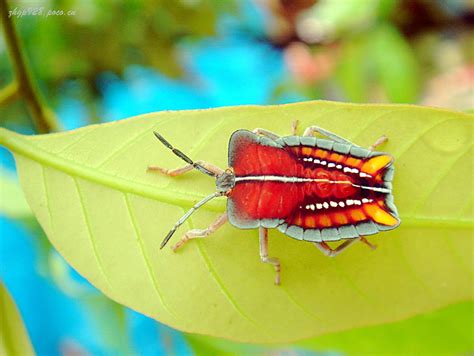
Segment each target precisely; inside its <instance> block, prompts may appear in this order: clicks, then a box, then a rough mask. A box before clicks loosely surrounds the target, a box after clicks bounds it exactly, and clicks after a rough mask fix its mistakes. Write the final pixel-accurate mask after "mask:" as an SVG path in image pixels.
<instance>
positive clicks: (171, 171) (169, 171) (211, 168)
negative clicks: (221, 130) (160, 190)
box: [147, 161, 224, 177]
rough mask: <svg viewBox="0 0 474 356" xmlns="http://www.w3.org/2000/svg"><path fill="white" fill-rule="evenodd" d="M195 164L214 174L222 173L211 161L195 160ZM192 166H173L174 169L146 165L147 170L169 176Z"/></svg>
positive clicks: (178, 173)
mask: <svg viewBox="0 0 474 356" xmlns="http://www.w3.org/2000/svg"><path fill="white" fill-rule="evenodd" d="M196 164H199V165H200V166H202V167H204V168H206V169H207V170H209V171H210V172H212V173H214V174H215V175H221V174H222V173H224V171H223V170H222V169H221V168H219V167H217V166H215V165H213V164H212V163H208V162H204V161H196ZM193 168H194V166H193V165H192V164H187V165H185V166H184V167H181V168H175V169H166V168H161V167H158V166H148V168H147V170H148V171H155V172H159V173H162V174H164V175H167V176H170V177H175V176H179V175H181V174H184V173H186V172H189V171H191V170H192V169H193Z"/></svg>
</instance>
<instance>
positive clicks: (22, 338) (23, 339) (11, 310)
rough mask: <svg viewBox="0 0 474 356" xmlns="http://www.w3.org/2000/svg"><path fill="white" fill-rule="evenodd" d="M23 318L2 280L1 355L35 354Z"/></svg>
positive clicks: (0, 314) (0, 310)
mask: <svg viewBox="0 0 474 356" xmlns="http://www.w3.org/2000/svg"><path fill="white" fill-rule="evenodd" d="M34 354H35V352H34V351H33V346H31V341H30V339H29V337H28V333H27V331H26V328H25V326H24V325H23V320H22V319H21V316H20V313H19V312H18V309H17V307H16V305H15V302H14V301H13V298H12V297H11V296H10V294H9V293H8V291H7V289H6V288H5V286H4V284H3V283H2V282H0V355H5V356H7V355H8V356H16V355H18V356H20V355H21V356H29V355H34Z"/></svg>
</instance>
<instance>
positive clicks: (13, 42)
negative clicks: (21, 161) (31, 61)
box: [0, 0, 59, 133]
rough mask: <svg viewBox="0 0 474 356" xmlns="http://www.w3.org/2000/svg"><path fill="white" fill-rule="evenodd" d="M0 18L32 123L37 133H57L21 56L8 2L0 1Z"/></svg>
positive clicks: (52, 118)
mask: <svg viewBox="0 0 474 356" xmlns="http://www.w3.org/2000/svg"><path fill="white" fill-rule="evenodd" d="M0 17H1V19H2V24H3V30H4V32H5V42H6V45H7V49H8V52H9V55H10V58H11V60H12V66H13V70H14V72H15V75H16V80H17V83H18V86H19V91H20V93H21V94H22V96H23V97H24V98H25V100H26V103H27V105H28V108H29V110H30V113H31V116H32V118H33V121H34V123H35V125H36V128H37V130H38V132H39V133H48V132H52V131H57V130H58V128H59V125H58V122H57V120H56V117H55V115H54V113H53V112H52V111H51V110H50V109H48V108H47V107H46V106H45V105H44V104H42V103H43V101H42V99H41V97H40V94H39V92H38V90H37V89H36V87H35V85H34V83H33V80H32V78H31V76H30V75H29V71H28V68H27V65H26V61H25V58H24V56H23V54H22V50H21V47H20V41H19V38H18V34H17V33H16V30H15V26H14V24H13V21H12V18H11V17H9V15H8V1H7V0H0Z"/></svg>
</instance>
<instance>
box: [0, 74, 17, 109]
mask: <svg viewBox="0 0 474 356" xmlns="http://www.w3.org/2000/svg"><path fill="white" fill-rule="evenodd" d="M19 94H20V88H19V86H18V82H17V81H16V80H14V81H13V82H11V83H10V84H8V85H7V86H6V87H5V88H3V89H1V90H0V106H2V105H6V104H8V103H9V102H11V101H12V100H15V99H16V98H17V97H18V96H19Z"/></svg>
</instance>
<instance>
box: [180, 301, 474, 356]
mask: <svg viewBox="0 0 474 356" xmlns="http://www.w3.org/2000/svg"><path fill="white" fill-rule="evenodd" d="M473 314H474V302H465V303H459V304H455V305H450V306H448V307H446V308H443V309H441V310H437V311H435V312H432V313H429V314H426V315H419V316H416V317H414V318H410V319H408V320H404V321H399V322H396V323H391V324H385V325H380V326H372V327H366V328H358V329H354V330H350V331H343V332H339V333H334V334H329V335H322V336H320V337H318V338H315V339H312V340H305V341H300V342H298V343H296V344H292V345H281V346H265V345H249V344H239V343H234V342H230V341H228V340H223V339H216V338H212V337H209V336H201V335H186V339H187V341H188V342H189V344H190V345H191V347H192V348H193V351H194V352H195V353H196V355H197V356H201V355H202V356H204V355H217V354H218V355H228V356H231V355H232V356H234V355H235V356H237V355H250V354H273V353H275V352H276V351H277V350H290V349H291V350H293V351H294V350H295V349H299V350H311V351H315V352H323V351H333V352H344V353H347V354H348V355H360V354H363V355H366V354H404V355H407V354H409V355H420V354H429V355H435V354H451V355H452V354H458V355H459V354H467V353H469V352H471V351H472V350H473V349H474V339H473V338H472V333H473V327H472V315H473Z"/></svg>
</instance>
